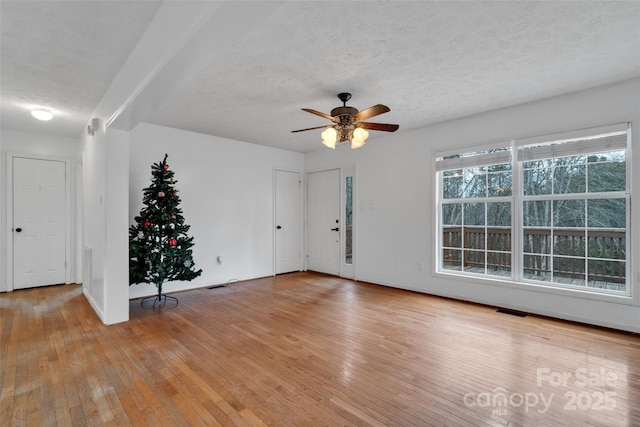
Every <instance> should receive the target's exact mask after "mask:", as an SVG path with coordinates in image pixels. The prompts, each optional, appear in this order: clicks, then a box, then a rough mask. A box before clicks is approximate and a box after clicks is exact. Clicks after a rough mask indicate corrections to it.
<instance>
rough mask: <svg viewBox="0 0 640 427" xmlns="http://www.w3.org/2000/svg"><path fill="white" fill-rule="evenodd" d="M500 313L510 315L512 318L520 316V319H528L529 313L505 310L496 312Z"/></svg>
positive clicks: (501, 309) (500, 309)
mask: <svg viewBox="0 0 640 427" xmlns="http://www.w3.org/2000/svg"><path fill="white" fill-rule="evenodd" d="M496 311H497V312H498V313H503V314H510V315H511V316H518V317H527V313H521V312H519V311H512V310H507V309H505V308H499V309H497V310H496Z"/></svg>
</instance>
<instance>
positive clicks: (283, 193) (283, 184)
mask: <svg viewBox="0 0 640 427" xmlns="http://www.w3.org/2000/svg"><path fill="white" fill-rule="evenodd" d="M300 181H301V180H300V173H299V172H289V171H281V170H277V171H276V201H275V203H276V209H275V210H276V215H275V219H276V224H275V227H276V230H275V235H276V237H275V242H276V250H275V256H276V267H275V271H276V274H282V273H289V272H291V271H300V270H301V269H302V258H301V251H300V241H301V240H302V239H301V227H300V224H301V221H300V210H301V207H300Z"/></svg>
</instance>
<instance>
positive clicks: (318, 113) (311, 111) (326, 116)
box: [302, 108, 339, 123]
mask: <svg viewBox="0 0 640 427" xmlns="http://www.w3.org/2000/svg"><path fill="white" fill-rule="evenodd" d="M302 111H306V112H307V113H311V114H315V115H316V116H320V117H324V118H325V119H327V120H331V121H332V122H336V123H338V120H339V119H338V118H337V117H331V116H330V115H328V114H325V113H321V112H320V111H316V110H312V109H311V108H303V109H302Z"/></svg>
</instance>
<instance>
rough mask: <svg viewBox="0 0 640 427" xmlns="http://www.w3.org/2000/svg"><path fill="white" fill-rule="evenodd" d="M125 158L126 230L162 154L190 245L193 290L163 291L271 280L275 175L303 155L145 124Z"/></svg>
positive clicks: (138, 288) (138, 291)
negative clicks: (197, 270) (127, 173)
mask: <svg viewBox="0 0 640 427" xmlns="http://www.w3.org/2000/svg"><path fill="white" fill-rule="evenodd" d="M130 150H131V151H130V153H131V155H130V167H129V170H130V185H129V218H130V222H131V224H133V218H134V217H135V216H136V215H138V214H139V213H140V209H141V208H142V207H143V204H142V190H143V189H144V188H145V187H148V186H149V185H150V184H151V165H152V164H153V163H156V162H160V161H162V159H163V158H164V155H165V153H166V154H168V155H169V157H168V159H167V163H168V164H169V167H170V168H171V170H173V172H174V173H175V175H174V178H175V179H176V180H177V184H176V188H177V189H178V190H179V196H180V199H181V205H180V207H181V208H182V211H183V214H184V217H185V223H186V224H188V225H190V226H191V229H190V230H189V235H191V236H193V237H194V247H193V257H194V262H195V266H196V268H201V269H202V270H203V273H202V275H201V276H200V277H198V278H196V279H195V280H193V281H191V282H170V283H167V284H165V285H164V286H163V291H166V292H173V291H176V290H183V289H192V288H198V287H204V286H211V285H215V284H222V283H226V282H228V281H229V280H231V279H239V280H245V279H251V278H256V277H263V276H269V275H272V274H274V266H273V227H274V224H273V221H274V220H273V199H274V193H273V177H274V169H275V168H283V169H289V170H302V169H303V155H302V154H300V153H294V152H290V151H285V150H278V149H273V148H268V147H263V146H259V145H255V144H248V143H244V142H239V141H233V140H228V139H224V138H217V137H213V136H208V135H203V134H198V133H193V132H186V131H182V130H178V129H173V128H167V127H161V126H155V125H150V124H144V123H143V124H140V125H138V126H137V127H136V128H135V129H133V130H132V131H131V134H130ZM218 255H222V256H223V262H222V264H220V265H219V264H218V263H217V262H216V257H217V256H218ZM154 293H156V288H155V286H154V285H153V284H138V285H132V286H131V287H130V296H131V298H136V297H140V296H149V295H153V294H154Z"/></svg>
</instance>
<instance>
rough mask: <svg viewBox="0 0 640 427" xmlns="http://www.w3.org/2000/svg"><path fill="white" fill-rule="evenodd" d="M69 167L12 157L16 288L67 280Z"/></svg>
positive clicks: (49, 161) (55, 162)
mask: <svg viewBox="0 0 640 427" xmlns="http://www.w3.org/2000/svg"><path fill="white" fill-rule="evenodd" d="M65 175H66V164H65V162H61V161H52V160H38V159H28V158H23V157H14V158H13V188H12V191H13V224H12V232H13V288H14V289H23V288H32V287H36V286H46V285H53V284H58V283H64V282H65V280H66V271H65V269H66V236H65V233H66V203H67V202H66V182H65V181H66V177H65Z"/></svg>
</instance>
